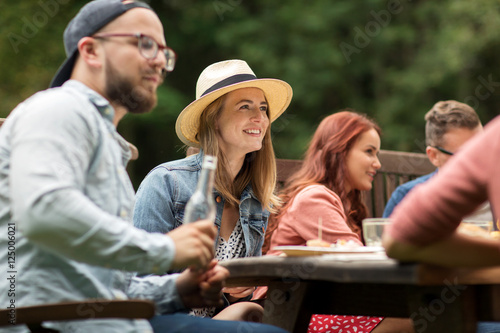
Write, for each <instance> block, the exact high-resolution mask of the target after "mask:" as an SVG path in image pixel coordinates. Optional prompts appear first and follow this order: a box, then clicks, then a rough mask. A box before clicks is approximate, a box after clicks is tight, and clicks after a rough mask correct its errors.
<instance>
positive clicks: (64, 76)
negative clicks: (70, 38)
mask: <svg viewBox="0 0 500 333" xmlns="http://www.w3.org/2000/svg"><path fill="white" fill-rule="evenodd" d="M76 54H77V52H76V51H74V52H73V54H72V55H71V57H69V58H66V60H65V61H64V62H63V64H62V65H61V67H59V69H58V70H57V73H56V75H54V78H53V79H52V82H50V88H55V87H60V86H62V85H63V83H64V82H66V81H68V80H69V78H70V77H71V73H72V72H73V66H74V65H75V60H76Z"/></svg>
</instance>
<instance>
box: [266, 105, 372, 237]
mask: <svg viewBox="0 0 500 333" xmlns="http://www.w3.org/2000/svg"><path fill="white" fill-rule="evenodd" d="M371 129H375V130H376V131H377V133H378V134H379V135H381V131H380V127H379V126H378V125H377V124H376V123H375V122H374V121H372V120H371V119H369V118H367V117H366V116H365V115H361V114H358V113H355V112H350V111H342V112H338V113H335V114H332V115H330V116H328V117H326V118H325V119H323V121H321V123H320V124H319V126H318V128H317V129H316V132H315V133H314V136H313V138H312V140H311V142H310V144H309V148H308V149H307V152H306V154H305V158H304V161H303V163H302V166H301V168H300V169H299V170H298V171H297V172H295V173H294V174H293V175H292V176H291V177H290V179H288V181H287V183H286V184H285V187H284V189H283V191H282V193H281V195H280V198H281V199H282V201H283V206H282V207H281V208H280V210H279V212H278V214H277V215H276V216H274V217H273V218H272V221H271V222H270V224H271V225H270V226H269V229H270V230H269V236H268V237H267V238H268V242H267V243H269V240H270V236H271V234H272V232H273V231H274V230H275V229H276V227H277V223H276V221H277V220H279V218H280V217H281V216H282V215H284V214H285V213H286V211H287V210H288V208H289V206H290V203H291V201H292V199H293V198H294V197H295V196H296V195H297V194H298V193H299V192H300V191H301V190H303V189H304V188H305V187H307V186H309V185H312V184H321V185H324V186H326V187H328V188H329V189H330V190H332V191H334V192H335V193H337V195H338V196H339V197H340V199H341V200H342V204H343V206H344V211H345V214H346V216H347V221H346V223H347V225H348V226H349V227H350V228H351V229H357V228H361V221H362V220H363V219H364V218H365V217H366V216H367V208H366V205H365V204H364V202H363V200H362V198H361V192H360V191H359V190H356V189H355V190H352V191H351V192H349V193H347V191H346V180H347V177H348V172H347V167H346V157H347V153H348V152H349V150H350V149H351V148H352V146H353V145H354V143H355V142H356V141H357V140H358V138H359V137H360V136H361V135H362V134H363V133H365V132H367V131H369V130H371Z"/></svg>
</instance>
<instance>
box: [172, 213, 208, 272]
mask: <svg viewBox="0 0 500 333" xmlns="http://www.w3.org/2000/svg"><path fill="white" fill-rule="evenodd" d="M216 234H217V228H216V227H215V226H214V224H213V222H211V221H198V222H195V223H189V224H185V225H182V226H180V227H179V228H176V229H174V230H172V231H170V232H169V233H168V234H167V235H168V236H170V238H172V240H173V241H174V243H175V257H174V260H173V262H172V266H171V269H173V270H179V269H184V268H186V267H190V266H195V267H199V268H204V267H206V266H207V265H208V263H209V262H210V260H212V258H213V257H214V241H215V236H216Z"/></svg>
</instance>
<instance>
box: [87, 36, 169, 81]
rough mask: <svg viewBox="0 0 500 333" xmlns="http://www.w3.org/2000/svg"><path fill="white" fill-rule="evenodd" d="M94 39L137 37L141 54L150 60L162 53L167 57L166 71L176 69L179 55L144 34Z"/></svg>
mask: <svg viewBox="0 0 500 333" xmlns="http://www.w3.org/2000/svg"><path fill="white" fill-rule="evenodd" d="M92 37H94V38H98V39H99V38H100V39H105V38H108V37H135V38H137V48H139V52H140V53H141V55H142V56H143V57H144V58H146V59H149V60H152V59H155V58H156V57H157V56H158V51H159V50H160V51H162V52H163V54H164V55H165V59H166V60H167V63H166V65H165V70H166V71H167V72H171V71H173V70H174V67H175V60H176V59H177V55H176V54H175V52H174V50H172V49H171V48H170V47H168V46H166V45H160V44H158V43H157V42H156V41H155V40H154V39H153V38H152V37H149V36H148V35H144V34H139V33H137V34H126V33H116V34H114V33H108V34H106V33H104V34H98V35H94V36H92Z"/></svg>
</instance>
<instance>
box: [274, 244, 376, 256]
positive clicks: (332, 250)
mask: <svg viewBox="0 0 500 333" xmlns="http://www.w3.org/2000/svg"><path fill="white" fill-rule="evenodd" d="M273 250H278V251H281V252H283V253H285V254H286V255H287V256H289V257H299V256H321V255H324V254H354V253H356V254H360V253H380V252H384V248H383V247H381V246H359V247H352V248H347V247H315V246H303V245H284V246H275V247H274V248H273Z"/></svg>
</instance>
